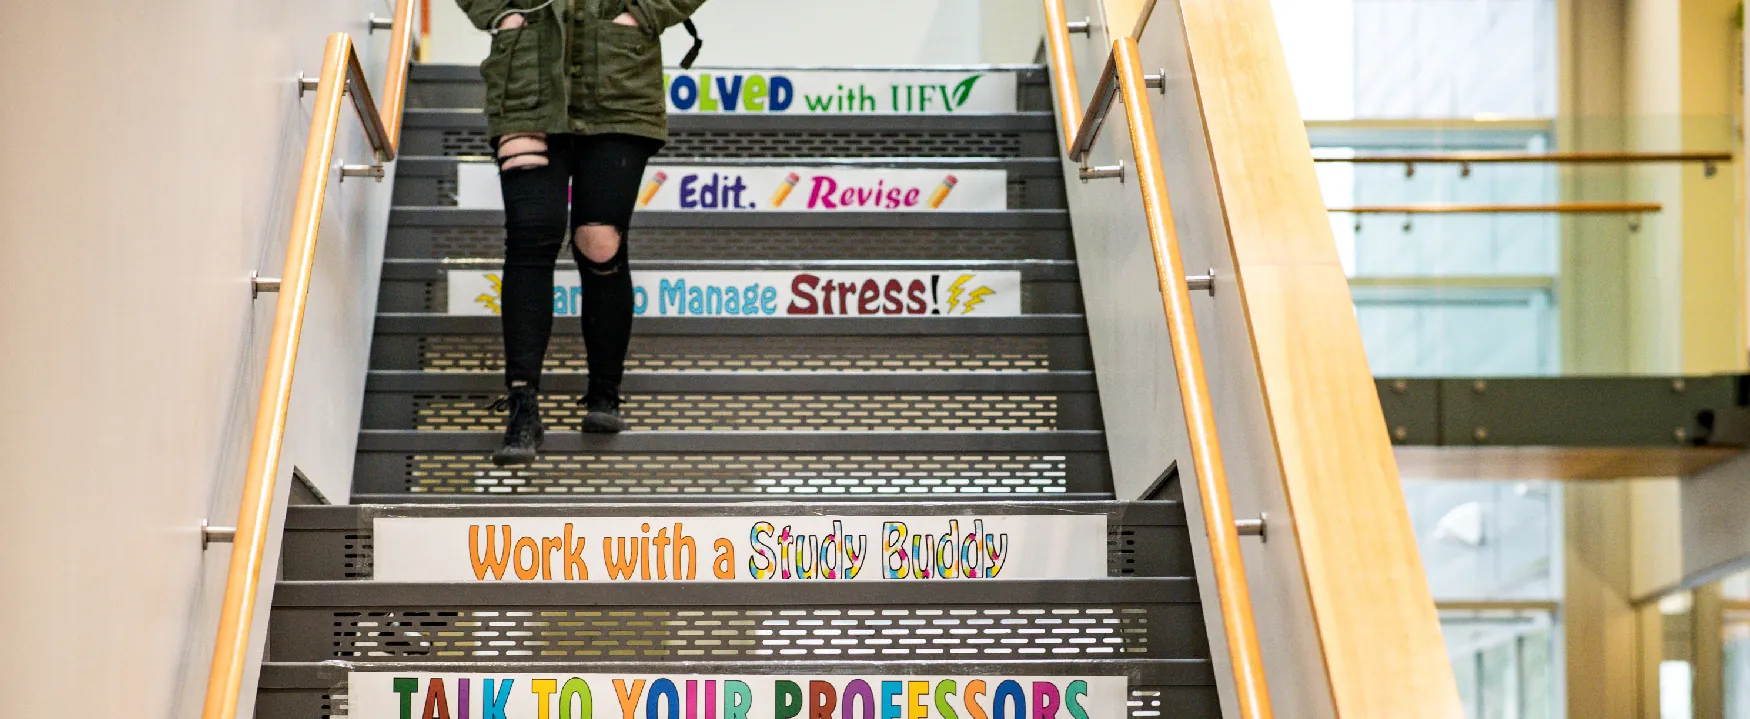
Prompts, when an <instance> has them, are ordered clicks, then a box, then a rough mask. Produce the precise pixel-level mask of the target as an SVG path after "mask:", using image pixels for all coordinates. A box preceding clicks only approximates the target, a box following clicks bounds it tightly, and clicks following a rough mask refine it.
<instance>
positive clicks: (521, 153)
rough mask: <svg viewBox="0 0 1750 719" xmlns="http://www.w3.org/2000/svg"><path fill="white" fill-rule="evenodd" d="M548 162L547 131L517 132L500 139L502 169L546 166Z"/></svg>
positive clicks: (499, 164)
mask: <svg viewBox="0 0 1750 719" xmlns="http://www.w3.org/2000/svg"><path fill="white" fill-rule="evenodd" d="M547 163H548V159H547V134H546V133H542V132H532V133H517V134H511V135H505V136H504V137H501V138H499V140H498V169H500V170H518V169H526V168H534V167H546V166H547Z"/></svg>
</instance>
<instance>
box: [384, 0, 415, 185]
mask: <svg viewBox="0 0 1750 719" xmlns="http://www.w3.org/2000/svg"><path fill="white" fill-rule="evenodd" d="M413 30H414V28H413V0H396V3H395V26H394V29H393V30H391V35H390V37H389V66H388V67H386V68H384V69H383V127H384V129H386V130H388V139H389V148H390V152H392V153H393V152H395V151H396V150H397V149H399V148H400V147H401V114H402V112H403V111H404V110H405V109H406V106H407V72H408V68H409V67H410V66H411V65H412V63H411V62H409V61H410V60H411V59H412V54H413Z"/></svg>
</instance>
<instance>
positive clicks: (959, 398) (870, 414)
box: [363, 370, 1101, 433]
mask: <svg viewBox="0 0 1750 719" xmlns="http://www.w3.org/2000/svg"><path fill="white" fill-rule="evenodd" d="M587 389H588V376H587V375H585V374H581V373H574V372H573V373H551V374H548V375H546V376H545V378H544V379H543V382H542V405H543V408H542V418H543V421H544V422H545V423H546V426H547V429H548V430H549V431H554V432H563V431H572V430H577V429H579V428H580V427H581V425H580V424H579V423H580V422H581V421H582V419H583V410H582V408H581V402H582V399H583V395H584V392H585V391H586V390H587ZM622 389H623V392H624V393H625V394H626V403H625V404H624V405H623V406H622V408H621V409H622V411H623V412H624V414H625V416H626V420H627V423H628V424H629V425H630V426H631V431H632V432H640V431H646V430H691V431H700V430H709V431H714V432H731V433H748V432H773V431H788V430H812V431H829V430H844V431H897V430H910V431H921V432H973V431H976V432H1045V431H1051V430H1077V429H1101V424H1100V408H1099V400H1098V397H1097V396H1096V395H1095V387H1094V378H1093V375H1092V373H1088V372H1051V373H1030V374H1006V375H1005V374H995V373H989V372H968V373H934V372H932V373H883V374H873V373H857V374H845V373H834V372H822V373H808V374H802V373H790V374H776V373H765V374H754V373H746V372H663V373H638V374H634V375H629V376H628V377H627V379H626V383H625V385H624V386H623V388H622ZM503 393H504V381H503V378H501V377H498V376H496V375H491V374H484V373H472V374H461V373H447V372H420V371H381V370H379V371H375V372H372V373H371V375H370V379H369V382H368V383H367V384H366V386H365V405H364V419H363V427H364V429H419V430H425V431H445V432H456V431H461V432H466V431H476V432H494V431H499V430H501V429H502V425H503V422H504V419H503V416H502V414H501V413H500V412H498V411H495V410H493V409H492V408H491V407H490V405H491V404H492V403H493V402H494V401H495V400H496V399H497V398H498V396H499V395H502V394H503Z"/></svg>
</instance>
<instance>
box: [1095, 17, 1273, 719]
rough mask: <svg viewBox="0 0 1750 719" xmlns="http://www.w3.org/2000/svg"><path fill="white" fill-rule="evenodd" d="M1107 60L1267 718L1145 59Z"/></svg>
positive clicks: (1224, 567)
mask: <svg viewBox="0 0 1750 719" xmlns="http://www.w3.org/2000/svg"><path fill="white" fill-rule="evenodd" d="M1112 58H1113V60H1114V63H1113V64H1114V65H1116V67H1117V75H1118V81H1119V85H1120V86H1121V88H1122V90H1123V92H1124V112H1125V118H1126V119H1127V120H1128V121H1129V125H1130V145H1131V148H1132V152H1133V154H1134V156H1135V159H1136V176H1137V185H1138V187H1140V188H1141V190H1142V210H1143V215H1144V216H1145V217H1146V218H1147V221H1148V235H1149V240H1150V242H1149V244H1150V245H1151V246H1152V249H1153V250H1154V257H1155V274H1156V276H1158V277H1159V278H1160V285H1161V302H1162V303H1163V305H1164V308H1165V310H1166V314H1167V330H1168V332H1167V334H1168V335H1169V339H1170V340H1171V342H1172V345H1173V369H1174V370H1175V371H1176V373H1177V374H1178V380H1179V396H1180V397H1181V405H1180V406H1181V409H1183V410H1184V412H1185V427H1186V430H1187V433H1188V434H1189V436H1190V439H1191V455H1192V465H1193V471H1194V473H1195V475H1196V481H1197V495H1198V499H1199V504H1200V505H1201V509H1202V511H1203V530H1204V533H1205V534H1206V535H1207V536H1208V539H1209V554H1210V560H1211V561H1210V570H1211V574H1213V575H1214V577H1215V588H1216V598H1217V601H1218V602H1219V603H1220V606H1221V624H1222V629H1223V632H1224V634H1225V636H1226V639H1227V657H1228V664H1229V667H1228V668H1229V671H1231V672H1233V677H1234V687H1235V690H1236V691H1235V693H1236V694H1237V699H1238V705H1239V706H1238V709H1239V716H1240V717H1241V719H1266V718H1267V717H1270V716H1272V715H1273V712H1272V710H1271V707H1270V692H1269V690H1268V688H1267V687H1266V686H1265V683H1264V658H1263V653H1262V652H1261V651H1260V650H1259V648H1258V628H1257V625H1256V624H1255V623H1254V622H1253V619H1252V592H1251V588H1250V585H1249V584H1248V583H1247V581H1246V567H1245V560H1244V559H1243V558H1242V557H1241V556H1240V534H1239V529H1238V525H1236V524H1235V523H1234V512H1233V503H1232V497H1231V493H1230V492H1229V489H1228V484H1227V470H1226V468H1225V466H1224V465H1223V464H1222V459H1221V441H1220V438H1219V435H1218V433H1217V432H1216V428H1215V407H1214V405H1213V403H1212V402H1211V401H1210V398H1209V380H1208V377H1207V376H1206V375H1205V373H1204V370H1203V349H1202V347H1201V346H1200V343H1199V342H1198V340H1197V320H1196V318H1195V317H1193V316H1192V314H1191V289H1190V286H1189V285H1188V284H1187V283H1186V279H1185V262H1184V260H1183V258H1182V257H1181V256H1180V253H1179V235H1178V231H1177V230H1175V229H1174V226H1173V208H1172V204H1171V202H1170V201H1169V200H1168V197H1167V181H1166V171H1165V169H1164V168H1163V167H1162V165H1161V151H1160V146H1159V143H1158V142H1157V141H1156V139H1155V126H1154V117H1153V114H1152V113H1151V112H1150V110H1149V106H1148V104H1149V101H1148V98H1147V96H1146V92H1147V85H1148V83H1147V81H1146V80H1144V79H1143V71H1142V55H1141V53H1140V52H1139V51H1138V50H1137V46H1136V40H1135V39H1134V38H1131V37H1129V36H1125V37H1121V38H1119V39H1118V40H1117V41H1116V42H1114V43H1113V45H1112Z"/></svg>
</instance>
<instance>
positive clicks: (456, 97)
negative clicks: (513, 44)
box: [407, 66, 1051, 110]
mask: <svg viewBox="0 0 1750 719" xmlns="http://www.w3.org/2000/svg"><path fill="white" fill-rule="evenodd" d="M415 67H419V66H415ZM424 70H425V71H424V72H420V71H417V70H416V71H415V76H414V80H415V81H414V82H411V83H409V84H408V86H407V106H408V107H410V108H420V109H425V108H458V107H467V108H472V107H485V105H486V86H485V84H484V83H482V82H481V81H480V75H479V72H478V71H476V70H475V69H474V68H459V69H452V68H424ZM433 70H437V71H435V72H434V71H433ZM458 70H459V71H458ZM1015 74H1016V76H1017V77H1016V87H1015V90H1016V98H1015V99H1016V105H1017V108H1016V109H1019V110H1049V109H1051V81H1050V79H1049V78H1048V77H1047V76H1046V75H1045V71H1044V70H1043V69H1034V68H1029V69H1025V70H1021V71H1019V72H1017V73H1015ZM422 75H423V77H422Z"/></svg>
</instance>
